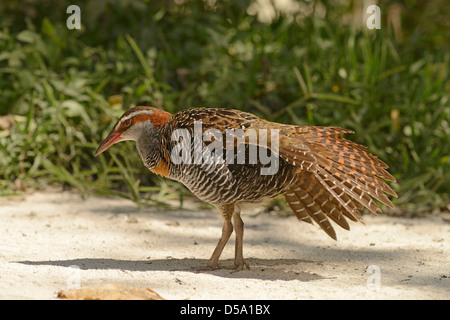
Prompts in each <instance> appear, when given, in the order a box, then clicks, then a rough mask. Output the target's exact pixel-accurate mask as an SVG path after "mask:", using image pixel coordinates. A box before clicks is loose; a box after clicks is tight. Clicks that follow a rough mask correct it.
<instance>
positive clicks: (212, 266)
mask: <svg viewBox="0 0 450 320" xmlns="http://www.w3.org/2000/svg"><path fill="white" fill-rule="evenodd" d="M217 209H218V210H219V212H220V214H221V215H222V217H223V219H224V221H223V227H222V237H220V240H219V243H218V244H217V246H216V248H215V249H214V252H213V254H212V256H211V258H210V259H209V261H208V264H207V265H206V268H200V269H199V270H216V269H219V268H220V267H219V263H218V261H219V258H220V255H221V254H222V251H223V248H224V247H225V245H226V244H227V242H228V239H230V236H231V234H232V233H233V225H232V224H231V216H232V215H233V212H234V205H226V206H217Z"/></svg>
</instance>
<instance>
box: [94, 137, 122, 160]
mask: <svg viewBox="0 0 450 320" xmlns="http://www.w3.org/2000/svg"><path fill="white" fill-rule="evenodd" d="M120 141H122V137H121V133H120V132H114V131H113V132H111V133H110V134H109V135H108V136H107V137H106V139H105V140H103V142H102V144H101V145H100V146H99V147H98V149H97V151H95V156H98V155H99V154H100V153H102V152H103V151H105V150H106V149H108V148H109V147H111V146H112V145H113V144H115V143H117V142H120Z"/></svg>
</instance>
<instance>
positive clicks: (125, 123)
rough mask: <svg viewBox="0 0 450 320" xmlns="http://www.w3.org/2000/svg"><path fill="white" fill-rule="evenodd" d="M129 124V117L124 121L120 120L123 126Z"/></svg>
mask: <svg viewBox="0 0 450 320" xmlns="http://www.w3.org/2000/svg"><path fill="white" fill-rule="evenodd" d="M130 124H131V121H130V119H127V120H124V121H123V122H122V125H123V126H124V127H128V126H129V125H130Z"/></svg>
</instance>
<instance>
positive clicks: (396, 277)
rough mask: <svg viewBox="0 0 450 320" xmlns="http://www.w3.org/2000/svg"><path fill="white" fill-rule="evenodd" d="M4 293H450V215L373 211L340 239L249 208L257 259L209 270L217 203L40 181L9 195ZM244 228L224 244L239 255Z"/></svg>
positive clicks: (228, 259)
mask: <svg viewBox="0 0 450 320" xmlns="http://www.w3.org/2000/svg"><path fill="white" fill-rule="evenodd" d="M0 201H1V202H0V221H1V223H0V298H2V299H57V292H58V291H60V290H66V289H69V288H74V287H78V286H83V287H84V286H86V285H96V284H103V283H115V284H121V285H129V286H134V287H139V288H150V289H152V290H154V291H156V292H157V293H159V294H160V295H161V296H162V297H164V298H166V299H192V300H195V299H449V298H450V244H449V240H450V239H449V235H450V221H449V220H450V219H449V215H448V214H447V215H440V216H429V217H426V218H414V219H411V218H394V217H387V216H383V215H378V216H369V215H365V216H364V221H365V222H366V225H365V226H364V225H362V224H356V223H352V224H351V228H352V230H351V231H350V232H347V231H345V230H337V233H338V241H334V240H332V239H329V238H327V236H326V235H325V233H323V232H322V231H320V230H319V229H318V228H317V227H314V226H311V225H309V224H306V223H300V222H298V221H297V219H296V218H295V217H293V216H290V217H287V218H282V217H279V216H277V215H275V214H266V213H265V214H257V213H243V220H244V222H245V235H244V256H245V257H246V258H247V261H248V262H249V263H250V265H251V270H246V271H242V272H237V273H230V271H229V270H223V269H222V270H217V271H208V272H197V271H196V270H195V268H197V267H201V266H204V265H206V262H207V260H208V259H209V257H210V255H211V253H212V251H213V249H214V247H215V245H216V243H217V241H218V239H219V237H220V234H221V228H222V218H221V217H220V216H219V214H218V213H217V212H215V211H210V210H181V211H167V210H163V209H159V208H143V209H139V208H137V207H136V206H135V205H134V204H133V203H132V202H130V201H127V200H123V199H117V198H101V197H89V198H86V199H83V198H81V197H80V196H79V195H77V194H75V193H70V192H40V193H35V194H32V195H29V196H26V197H22V198H15V199H11V198H8V199H5V198H3V199H0ZM233 256H234V235H233V236H232V238H231V239H230V242H229V243H228V245H227V247H226V248H225V250H224V252H223V255H222V260H221V262H222V264H223V265H231V264H232V263H233V260H232V259H233Z"/></svg>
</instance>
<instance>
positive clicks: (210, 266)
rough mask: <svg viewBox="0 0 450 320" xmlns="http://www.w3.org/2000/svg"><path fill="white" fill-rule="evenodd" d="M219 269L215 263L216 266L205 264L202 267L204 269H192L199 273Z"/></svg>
mask: <svg viewBox="0 0 450 320" xmlns="http://www.w3.org/2000/svg"><path fill="white" fill-rule="evenodd" d="M220 268H221V267H220V266H219V264H218V263H216V264H209V263H208V264H207V265H206V266H204V267H197V268H194V269H195V270H196V271H199V272H201V271H214V270H218V269H220Z"/></svg>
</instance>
